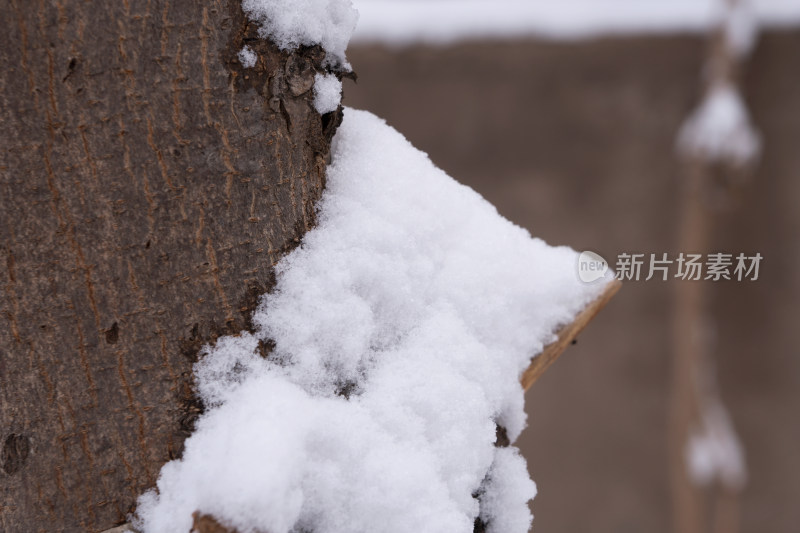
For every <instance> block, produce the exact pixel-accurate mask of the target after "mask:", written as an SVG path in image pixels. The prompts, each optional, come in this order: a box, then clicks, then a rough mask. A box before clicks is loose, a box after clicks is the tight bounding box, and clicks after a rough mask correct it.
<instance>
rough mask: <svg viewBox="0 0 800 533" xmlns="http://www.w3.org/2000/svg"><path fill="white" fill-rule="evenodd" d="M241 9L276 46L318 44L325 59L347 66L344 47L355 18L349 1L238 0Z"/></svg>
mask: <svg viewBox="0 0 800 533" xmlns="http://www.w3.org/2000/svg"><path fill="white" fill-rule="evenodd" d="M242 9H243V10H244V12H245V14H247V16H248V17H249V18H250V20H252V21H254V22H257V23H259V24H260V26H261V27H260V30H259V34H260V35H261V37H262V38H265V39H267V38H268V39H271V40H272V42H274V43H275V44H276V45H278V47H279V48H281V49H283V50H292V49H295V48H298V47H300V46H313V45H316V44H319V45H321V46H322V48H324V49H325V51H326V52H328V57H327V58H326V59H327V60H328V61H331V60H333V63H339V64H341V65H343V66H347V61H346V59H345V50H346V49H347V43H348V42H350V37H351V36H352V35H353V30H355V27H356V22H357V21H358V12H357V11H356V10H355V9H354V8H353V4H352V3H351V2H350V0H242Z"/></svg>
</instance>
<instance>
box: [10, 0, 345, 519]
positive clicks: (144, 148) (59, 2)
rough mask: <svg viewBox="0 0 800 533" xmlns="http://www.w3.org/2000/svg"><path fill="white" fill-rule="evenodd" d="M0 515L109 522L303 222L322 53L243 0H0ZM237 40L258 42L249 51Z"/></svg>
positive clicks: (166, 448) (178, 444) (179, 425)
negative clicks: (284, 47) (260, 32)
mask: <svg viewBox="0 0 800 533" xmlns="http://www.w3.org/2000/svg"><path fill="white" fill-rule="evenodd" d="M0 18H1V20H2V29H3V33H2V35H0V68H2V74H0V97H1V98H2V103H0V139H2V147H0V176H1V178H0V184H2V189H0V219H1V220H2V223H1V224H0V254H1V255H2V258H3V261H2V263H0V265H2V266H0V285H2V291H0V294H2V296H0V298H1V299H0V302H1V304H2V305H1V307H2V319H1V320H2V321H3V324H2V325H1V326H0V447H1V448H2V457H1V458H0V460H1V464H0V466H2V469H0V487H2V496H1V498H2V499H1V500H0V530H2V531H5V532H14V533H17V532H24V533H28V532H35V531H42V532H45V531H46V532H51V531H67V532H69V531H101V530H104V529H106V528H110V527H113V526H114V525H116V524H119V523H122V522H124V521H125V519H126V514H127V513H129V512H130V511H131V510H132V509H133V506H134V504H135V501H136V498H137V496H138V495H139V494H140V493H141V492H142V491H144V490H146V489H147V488H150V487H153V486H154V484H155V482H156V479H157V476H158V473H159V469H160V467H161V465H162V464H164V463H165V462H166V461H169V460H170V459H173V458H176V457H179V456H180V454H181V450H182V443H183V440H184V438H185V437H186V435H187V434H188V432H189V431H190V429H191V426H192V422H193V420H194V418H195V417H196V416H197V413H198V411H199V409H200V406H199V405H198V402H197V400H196V399H195V398H194V397H193V393H192V377H191V365H192V363H193V362H194V361H195V360H196V357H197V354H198V350H199V349H200V348H201V347H202V346H203V345H204V344H205V343H207V342H209V341H213V340H214V339H215V338H216V337H217V336H219V335H222V334H228V333H234V332H237V331H239V330H241V329H247V328H249V327H250V324H249V316H250V313H251V311H252V310H253V308H254V306H255V305H256V303H257V300H258V296H259V295H260V294H262V293H264V292H265V291H266V290H267V289H268V288H269V287H270V285H271V284H272V283H273V274H272V265H274V264H275V262H276V261H277V260H278V259H279V258H280V257H282V256H283V255H284V254H285V253H286V252H287V251H289V250H290V249H292V248H293V247H294V246H295V245H296V243H298V242H299V239H300V237H301V236H302V235H303V234H304V232H305V231H307V230H308V229H309V228H310V227H311V226H312V225H313V224H314V202H315V201H316V200H317V199H318V198H319V195H320V193H321V191H322V188H323V185H324V172H325V160H326V158H327V157H328V153H329V145H330V138H331V136H332V135H333V131H334V130H335V128H336V126H337V125H338V123H339V121H340V117H341V113H340V112H335V113H331V114H328V115H325V116H320V115H319V114H318V113H317V112H316V111H314V109H313V106H312V105H311V104H312V99H313V91H311V90H310V87H311V85H312V84H313V77H314V72H315V71H320V70H321V69H322V66H321V62H322V60H323V58H324V53H323V52H322V51H321V50H320V49H319V48H316V47H315V48H305V49H302V50H301V51H299V52H296V53H294V54H289V53H286V52H281V51H279V50H278V49H277V48H276V47H275V46H273V45H272V44H270V43H268V42H267V41H264V40H261V39H258V38H257V27H255V26H254V25H252V24H251V23H249V22H248V20H247V19H246V17H245V16H244V14H243V13H242V11H241V7H240V2H239V0H230V1H229V0H216V1H214V0H202V1H200V0H174V1H167V0H123V1H121V2H85V1H77V0H48V1H45V0H37V1H31V2H27V1H23V0H0ZM245 43H247V44H249V45H250V47H251V48H253V49H254V50H255V51H256V53H257V54H258V56H259V60H258V64H257V65H256V66H255V67H254V68H251V69H244V68H243V67H242V66H241V65H240V64H239V62H238V60H237V59H236V58H237V53H238V52H239V50H240V49H241V48H242V46H243V45H244V44H245Z"/></svg>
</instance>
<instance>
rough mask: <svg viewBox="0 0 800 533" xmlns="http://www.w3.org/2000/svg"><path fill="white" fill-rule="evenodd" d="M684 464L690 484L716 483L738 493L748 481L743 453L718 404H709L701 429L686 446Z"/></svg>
mask: <svg viewBox="0 0 800 533" xmlns="http://www.w3.org/2000/svg"><path fill="white" fill-rule="evenodd" d="M686 463H687V467H688V469H689V475H690V477H691V479H692V481H693V482H694V483H695V484H696V485H698V486H707V485H709V484H710V483H711V482H713V481H718V482H719V483H721V484H722V485H723V486H725V487H727V488H729V489H732V490H741V489H742V488H743V487H744V485H745V483H746V481H747V468H746V466H745V460H744V452H743V450H742V445H741V443H740V442H739V439H738V438H737V437H736V432H735V431H734V429H733V425H732V424H731V420H730V416H729V415H728V412H727V411H726V410H725V408H724V407H723V405H722V403H721V402H719V401H718V400H711V401H709V402H708V405H706V407H705V409H704V412H703V413H702V420H701V426H700V427H698V428H696V429H695V431H693V432H692V433H691V435H690V436H689V441H688V442H687V443H686Z"/></svg>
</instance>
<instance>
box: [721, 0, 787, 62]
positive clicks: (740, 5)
mask: <svg viewBox="0 0 800 533" xmlns="http://www.w3.org/2000/svg"><path fill="white" fill-rule="evenodd" d="M798 3H800V2H798ZM724 24H725V26H724V31H725V40H726V44H727V47H728V50H730V52H731V53H732V54H733V55H734V57H737V58H744V57H745V56H747V55H748V54H749V53H750V52H751V51H752V50H753V48H754V47H755V44H756V39H757V38H758V29H759V28H758V22H757V20H756V17H755V13H754V12H753V5H752V4H751V3H750V2H748V1H745V0H740V1H738V2H736V3H735V4H734V5H733V7H732V8H730V9H728V10H727V12H726V13H725V21H724Z"/></svg>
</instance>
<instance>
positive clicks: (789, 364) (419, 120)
mask: <svg viewBox="0 0 800 533" xmlns="http://www.w3.org/2000/svg"><path fill="white" fill-rule="evenodd" d="M704 54H705V44H704V42H703V40H702V39H701V38H700V37H696V36H675V37H641V38H618V39H602V40H593V41H580V42H572V43H552V42H540V41H533V40H529V41H513V42H479V43H467V44H460V45H456V46H451V47H444V48H427V47H411V48H404V49H387V48H383V47H380V46H365V45H360V46H355V47H352V48H351V50H350V52H349V59H350V61H351V63H352V64H353V66H354V68H355V70H356V71H357V73H358V75H359V81H358V83H357V84H352V83H347V84H346V86H345V104H346V105H349V106H352V107H357V108H362V109H368V110H370V111H372V112H374V113H376V114H378V115H379V116H381V117H383V118H385V119H387V121H388V122H389V124H391V125H393V126H394V127H395V128H397V129H398V130H399V131H400V132H402V133H403V134H405V135H406V136H407V137H408V138H409V140H410V141H411V142H412V143H413V144H414V145H416V146H417V147H418V148H420V149H422V150H424V151H426V152H428V153H429V154H430V157H431V159H432V160H433V161H434V163H436V164H438V165H439V166H441V167H442V168H444V169H445V170H446V171H447V172H448V173H450V174H451V175H452V176H454V177H455V178H456V179H458V180H459V181H461V182H463V183H465V184H467V185H470V186H471V187H473V188H475V189H476V190H477V191H478V192H480V193H481V194H483V195H484V196H485V197H486V198H487V199H488V200H489V201H491V202H492V203H494V204H495V205H496V206H497V207H498V209H499V211H500V212H501V213H502V214H504V215H505V216H506V217H508V218H509V219H511V220H512V221H514V222H516V223H518V224H520V225H522V226H524V227H526V228H528V229H529V230H530V231H531V233H532V234H533V235H535V236H539V237H542V238H544V239H545V240H547V241H548V242H550V243H552V244H568V245H570V246H572V247H573V248H576V249H579V250H581V249H592V250H595V251H598V252H600V253H601V254H602V255H604V256H605V257H606V258H607V259H608V260H609V262H611V263H613V262H614V261H615V258H616V256H617V254H618V253H620V252H646V253H649V252H665V251H666V252H677V251H678V250H676V249H675V240H676V235H675V233H676V220H677V216H678V200H679V196H678V192H679V180H680V175H681V173H680V166H679V165H678V164H677V162H676V160H675V157H674V152H673V146H674V138H675V134H676V132H677V129H678V128H679V126H680V124H681V122H682V120H683V119H684V118H685V117H686V116H687V114H688V113H689V112H690V111H691V109H692V107H693V106H694V105H695V104H696V103H697V100H698V97H699V91H700V71H701V64H702V58H703V56H704ZM745 93H746V94H745V97H746V99H747V101H748V103H749V105H750V106H751V110H752V114H753V118H754V122H755V123H756V125H757V127H758V128H759V129H760V130H761V132H762V134H763V137H764V145H765V151H764V155H763V160H762V162H761V166H760V169H759V171H758V173H757V176H756V177H755V179H754V182H753V183H752V184H751V185H749V186H748V187H747V188H746V190H745V194H744V195H743V202H742V205H741V207H739V208H737V209H734V210H732V211H730V212H729V213H727V214H724V215H723V216H722V217H721V219H720V231H719V232H718V234H717V236H716V238H715V242H716V250H717V251H729V252H736V253H738V252H748V253H752V252H756V251H758V252H760V253H761V254H762V255H763V256H764V257H765V259H764V261H763V263H762V269H761V279H760V280H759V281H757V282H741V283H736V282H722V283H715V284H714V287H713V291H712V292H713V295H714V298H715V308H716V316H717V320H718V322H717V326H718V330H717V332H718V349H717V361H718V371H719V376H720V386H721V389H722V394H723V397H724V399H725V401H726V402H727V404H728V406H729V407H730V409H731V412H732V415H733V419H734V423H735V425H736V427H737V429H738V430H739V433H740V435H741V437H742V440H743V442H744V445H745V447H746V451H747V459H748V464H749V470H750V482H749V485H748V489H747V491H746V493H745V497H744V502H743V509H742V512H743V529H742V530H743V531H745V532H752V533H771V532H776V533H777V532H781V533H789V532H796V531H798V530H800V529H799V528H800V525H798V524H800V505H798V503H797V502H798V501H800V357H798V356H799V355H800V348H798V346H800V333H799V332H800V312H799V311H800V309H799V308H798V299H799V298H798V297H800V275H798V269H799V268H800V208H798V201H800V179H798V178H800V31H786V32H771V33H768V34H767V35H764V36H762V39H761V42H760V44H759V46H758V48H757V50H756V51H755V54H754V56H753V58H752V60H751V63H750V67H749V70H748V73H747V77H746V80H745ZM670 283H671V282H661V281H649V282H643V281H640V282H638V283H636V282H629V283H627V284H626V286H625V287H624V288H623V291H622V292H621V293H620V294H619V295H618V296H617V298H616V299H615V301H613V302H612V304H611V305H610V306H609V307H608V308H607V309H606V310H605V311H604V312H603V313H601V315H600V316H599V317H598V318H597V319H596V321H595V322H594V323H592V324H591V325H590V326H589V328H588V330H587V331H586V332H584V334H582V336H581V337H580V340H579V343H578V345H577V346H574V347H572V348H570V349H569V350H568V351H567V353H566V355H565V356H564V357H563V358H562V359H561V360H560V361H559V362H558V363H557V364H556V365H555V366H554V367H553V368H552V369H551V370H549V371H548V373H547V374H546V375H545V376H544V378H542V379H541V380H540V381H539V382H538V383H537V384H536V385H535V386H534V388H533V389H532V390H531V391H530V392H529V393H528V397H527V401H528V406H527V410H528V413H529V423H530V425H529V428H528V429H527V430H526V431H525V433H524V434H523V436H522V437H521V439H520V440H519V441H518V444H519V446H520V447H521V448H522V450H523V453H524V454H525V456H526V457H527V459H528V466H529V469H530V471H531V474H532V476H533V478H534V480H535V481H536V482H537V483H538V485H539V490H540V494H539V496H538V497H537V498H536V500H535V503H534V505H533V509H534V514H535V515H536V518H535V520H534V531H537V532H542V533H543V532H559V533H572V532H574V533H586V532H590V531H591V532H592V533H604V532H607V533H612V532H613V533H628V532H630V533H662V532H667V531H670V527H669V526H670V506H669V505H670V504H669V491H668V485H667V482H668V477H667V473H668V470H667V469H668V464H667V459H666V458H667V450H666V425H667V401H668V393H669V378H670V342H671V341H670V305H671V284H670ZM684 283H685V282H684Z"/></svg>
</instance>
